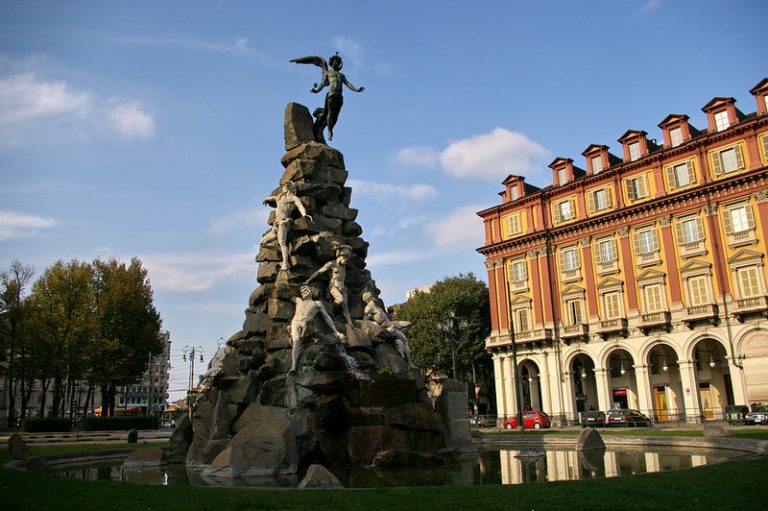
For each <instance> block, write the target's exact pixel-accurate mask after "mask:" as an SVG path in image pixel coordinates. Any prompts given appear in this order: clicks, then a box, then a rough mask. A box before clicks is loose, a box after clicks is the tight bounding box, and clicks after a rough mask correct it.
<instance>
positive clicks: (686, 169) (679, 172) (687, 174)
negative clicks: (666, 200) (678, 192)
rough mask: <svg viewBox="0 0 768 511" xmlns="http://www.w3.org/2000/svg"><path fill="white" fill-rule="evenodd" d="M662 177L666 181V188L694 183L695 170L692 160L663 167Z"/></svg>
mask: <svg viewBox="0 0 768 511" xmlns="http://www.w3.org/2000/svg"><path fill="white" fill-rule="evenodd" d="M664 177H665V179H666V182H667V188H669V189H670V190H674V189H675V188H681V187H683V186H688V185H692V184H694V183H696V171H695V169H694V166H693V162H692V161H685V162H683V163H678V164H676V165H669V166H668V167H664Z"/></svg>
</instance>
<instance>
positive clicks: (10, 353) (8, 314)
mask: <svg viewBox="0 0 768 511" xmlns="http://www.w3.org/2000/svg"><path fill="white" fill-rule="evenodd" d="M34 273H35V270H34V269H33V268H32V267H31V266H25V265H23V264H22V263H21V262H20V261H14V262H13V263H11V266H10V268H8V269H7V270H5V271H3V272H2V273H0V358H4V359H5V360H4V362H5V363H4V364H3V366H4V367H3V370H4V372H5V373H6V377H7V389H6V390H7V393H8V422H9V424H14V423H15V421H16V417H15V410H16V402H17V400H18V399H19V397H21V402H22V406H21V419H23V418H24V415H25V413H26V408H27V407H26V399H25V398H24V397H25V396H28V395H29V390H28V388H27V387H28V386H29V385H28V383H27V382H28V381H29V371H28V368H27V360H28V349H27V348H28V346H27V341H28V339H29V336H28V331H27V330H28V329H27V327H28V325H29V320H28V316H29V308H28V306H27V305H28V304H27V297H26V292H27V287H28V286H29V284H30V282H31V280H32V276H33V275H34Z"/></svg>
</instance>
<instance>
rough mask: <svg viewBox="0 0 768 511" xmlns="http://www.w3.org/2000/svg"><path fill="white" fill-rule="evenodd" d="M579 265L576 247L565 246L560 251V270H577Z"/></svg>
mask: <svg viewBox="0 0 768 511" xmlns="http://www.w3.org/2000/svg"><path fill="white" fill-rule="evenodd" d="M580 266H581V261H580V257H579V252H578V250H577V249H576V248H567V249H565V250H563V251H562V252H560V271H563V272H565V271H573V270H578V269H579V267H580Z"/></svg>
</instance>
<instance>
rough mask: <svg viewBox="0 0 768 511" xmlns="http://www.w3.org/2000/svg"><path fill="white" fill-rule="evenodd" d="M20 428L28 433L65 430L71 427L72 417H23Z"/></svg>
mask: <svg viewBox="0 0 768 511" xmlns="http://www.w3.org/2000/svg"><path fill="white" fill-rule="evenodd" d="M22 429H23V430H24V431H27V432H28V433H50V432H62V431H65V432H67V431H69V430H71V429H72V419H68V418H66V417H35V418H31V419H25V420H24V425H23V426H22Z"/></svg>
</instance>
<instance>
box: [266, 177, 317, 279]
mask: <svg viewBox="0 0 768 511" xmlns="http://www.w3.org/2000/svg"><path fill="white" fill-rule="evenodd" d="M264 204H265V205H271V204H274V206H275V222H274V223H273V224H272V230H270V231H269V232H268V233H267V234H265V235H264V237H263V238H262V239H261V243H260V244H261V245H268V244H270V243H272V242H274V241H275V240H277V244H278V245H279V246H280V252H281V255H282V263H281V264H280V269H281V270H289V269H290V267H291V264H290V261H289V258H288V251H289V244H288V231H290V230H291V223H292V222H293V220H292V218H291V217H292V215H293V212H294V211H295V210H297V209H298V210H299V213H301V216H303V217H305V218H307V219H308V220H310V221H311V220H312V217H311V216H310V215H308V214H307V210H306V208H305V207H304V204H303V203H302V202H301V200H300V199H299V198H298V197H297V196H296V183H294V182H293V181H286V182H285V183H283V186H282V187H281V190H280V192H279V193H278V194H277V195H270V196H269V197H267V198H266V199H264Z"/></svg>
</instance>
